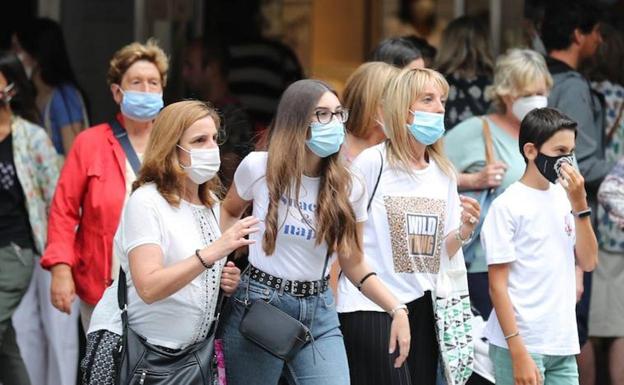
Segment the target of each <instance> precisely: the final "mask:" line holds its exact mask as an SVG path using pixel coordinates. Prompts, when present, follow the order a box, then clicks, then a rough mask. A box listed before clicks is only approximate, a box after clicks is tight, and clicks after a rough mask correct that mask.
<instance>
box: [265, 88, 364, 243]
mask: <svg viewBox="0 0 624 385" xmlns="http://www.w3.org/2000/svg"><path fill="white" fill-rule="evenodd" d="M326 92H331V93H333V94H336V92H335V91H334V90H333V89H332V88H331V87H330V86H329V85H327V84H326V83H324V82H321V81H319V80H312V79H304V80H299V81H297V82H295V83H293V84H291V85H290V86H289V87H288V88H287V89H286V91H284V94H283V95H282V98H281V99H280V102H279V105H278V106H277V112H276V115H275V121H274V122H273V125H272V127H271V131H270V134H269V151H268V161H267V171H266V180H267V186H268V188H269V207H268V210H267V215H266V218H265V224H266V230H265V232H264V239H263V240H262V246H263V248H264V251H265V253H266V254H267V255H271V254H273V252H274V251H275V239H276V237H277V233H278V231H279V228H278V227H279V225H278V205H279V203H280V198H281V197H282V196H286V197H292V196H293V195H294V197H295V199H296V201H297V203H298V202H299V191H300V188H301V177H302V175H303V171H304V168H305V156H306V151H307V150H306V144H305V141H306V139H307V137H308V135H309V127H310V119H311V117H312V116H313V112H314V109H315V108H316V106H317V104H318V102H319V100H320V99H321V97H322V96H323V95H324V94H325V93H326ZM350 191H351V174H350V173H349V171H348V170H347V168H346V167H345V165H344V164H343V163H342V160H341V158H340V154H339V153H335V154H333V155H330V156H328V157H327V158H324V159H322V161H321V170H320V187H319V193H318V201H317V206H316V207H317V208H316V213H315V214H316V226H315V229H314V230H315V232H316V244H317V245H318V244H320V243H321V242H323V241H324V242H326V243H327V247H328V248H329V249H328V250H329V251H330V252H332V251H335V250H337V251H338V252H339V253H346V252H347V251H348V250H353V249H354V248H356V249H357V248H359V247H360V242H359V239H358V238H357V232H356V221H355V213H354V211H353V208H352V207H351V203H350V201H349V193H350ZM293 193H294V194H293Z"/></svg>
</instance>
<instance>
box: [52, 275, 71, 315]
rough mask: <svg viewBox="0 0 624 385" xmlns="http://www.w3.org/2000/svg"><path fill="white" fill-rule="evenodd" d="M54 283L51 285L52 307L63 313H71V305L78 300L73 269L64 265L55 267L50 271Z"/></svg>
mask: <svg viewBox="0 0 624 385" xmlns="http://www.w3.org/2000/svg"><path fill="white" fill-rule="evenodd" d="M50 271H51V273H52V283H51V284H50V300H51V301H52V306H54V307H55V308H57V309H58V310H59V311H62V312H63V313H67V314H70V313H71V305H72V302H74V298H76V286H75V285H74V278H73V277H72V272H71V267H70V266H69V265H66V264H64V263H61V264H58V265H54V266H52V268H51V269H50Z"/></svg>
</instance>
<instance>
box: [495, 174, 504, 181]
mask: <svg viewBox="0 0 624 385" xmlns="http://www.w3.org/2000/svg"><path fill="white" fill-rule="evenodd" d="M494 179H496V180H502V179H503V176H502V175H501V174H496V176H495V177H494Z"/></svg>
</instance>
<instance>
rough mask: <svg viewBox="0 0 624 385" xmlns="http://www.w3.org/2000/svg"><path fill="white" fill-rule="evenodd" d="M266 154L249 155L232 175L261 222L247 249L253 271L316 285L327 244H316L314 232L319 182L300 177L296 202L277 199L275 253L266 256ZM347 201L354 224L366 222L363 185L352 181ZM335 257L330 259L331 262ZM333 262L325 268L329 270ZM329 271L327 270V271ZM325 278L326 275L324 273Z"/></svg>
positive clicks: (254, 214) (354, 180) (242, 195)
mask: <svg viewBox="0 0 624 385" xmlns="http://www.w3.org/2000/svg"><path fill="white" fill-rule="evenodd" d="M267 159H268V153H267V152H252V153H250V154H249V155H247V156H246V157H245V158H244V159H243V160H242V162H241V163H240V165H239V166H238V169H237V170H236V173H235V174H234V184H235V185H236V191H237V193H238V195H239V196H240V197H241V198H242V199H244V200H246V201H253V214H252V215H253V216H255V217H256V218H258V219H260V223H259V225H258V226H259V228H260V231H258V232H256V233H253V234H251V235H250V236H249V237H250V239H253V240H255V241H256V242H255V243H254V244H252V245H250V246H249V262H250V263H251V264H252V265H253V266H255V267H256V268H258V269H260V270H262V271H264V272H266V273H269V274H271V275H273V276H275V277H280V278H285V279H289V280H298V281H316V280H318V279H319V278H320V277H321V269H322V268H323V264H324V262H325V257H326V255H327V244H326V243H325V242H321V243H320V244H318V245H317V244H316V232H315V230H314V228H315V226H316V223H315V212H316V208H317V200H318V191H319V187H320V182H321V179H320V178H318V177H316V178H313V177H308V176H305V175H302V176H301V190H300V192H299V200H297V198H296V196H294V195H295V193H294V192H293V194H292V195H293V196H291V197H285V196H283V197H282V198H281V199H280V203H279V206H278V221H277V222H278V226H279V227H278V233H277V237H276V241H275V252H274V253H273V255H270V256H267V255H266V254H265V252H264V249H263V248H262V238H263V236H264V230H265V224H264V220H265V218H266V214H267V210H268V206H269V190H268V186H267V183H266V176H265V175H266V168H267ZM351 184H352V188H351V193H350V201H351V205H352V207H353V210H354V212H355V219H356V221H357V222H363V221H365V220H366V218H367V214H366V201H367V196H366V192H365V190H364V186H363V184H362V181H361V180H359V179H358V178H355V177H354V178H353V179H352V183H351ZM334 258H335V256H332V260H333V259H334ZM331 263H332V261H330V262H329V264H328V266H331ZM328 270H329V267H328ZM326 274H327V272H326Z"/></svg>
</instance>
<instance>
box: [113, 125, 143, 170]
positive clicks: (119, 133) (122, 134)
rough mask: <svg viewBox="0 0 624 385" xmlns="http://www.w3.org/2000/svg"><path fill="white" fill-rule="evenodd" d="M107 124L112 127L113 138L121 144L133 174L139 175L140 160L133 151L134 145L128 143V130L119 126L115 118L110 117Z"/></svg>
mask: <svg viewBox="0 0 624 385" xmlns="http://www.w3.org/2000/svg"><path fill="white" fill-rule="evenodd" d="M108 124H110V126H111V128H112V129H113V134H114V135H115V138H117V141H118V142H119V144H120V145H121V148H123V150H124V153H125V154H126V158H127V159H128V162H129V163H130V166H132V170H133V171H134V174H135V175H136V176H139V170H140V169H141V161H140V160H139V157H138V156H137V154H136V151H134V147H132V144H131V143H130V139H129V138H128V132H127V131H126V130H125V129H124V128H123V127H121V124H119V121H118V120H117V119H116V118H115V119H112V120H111V121H110V122H109V123H108Z"/></svg>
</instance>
